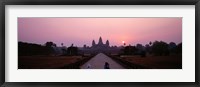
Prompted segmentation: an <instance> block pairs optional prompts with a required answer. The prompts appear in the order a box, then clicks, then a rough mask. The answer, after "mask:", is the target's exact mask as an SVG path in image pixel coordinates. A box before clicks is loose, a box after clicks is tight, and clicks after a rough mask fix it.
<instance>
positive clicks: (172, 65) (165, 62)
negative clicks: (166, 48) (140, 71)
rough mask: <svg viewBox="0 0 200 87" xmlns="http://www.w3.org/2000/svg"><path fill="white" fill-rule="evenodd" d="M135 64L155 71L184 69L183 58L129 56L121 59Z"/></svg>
mask: <svg viewBox="0 0 200 87" xmlns="http://www.w3.org/2000/svg"><path fill="white" fill-rule="evenodd" d="M121 59H124V60H126V61H129V62H131V63H133V64H138V65H142V66H145V67H149V68H153V69H182V57H181V56H180V55H179V56H178V55H176V56H175V55H174V56H147V57H140V56H129V57H121Z"/></svg>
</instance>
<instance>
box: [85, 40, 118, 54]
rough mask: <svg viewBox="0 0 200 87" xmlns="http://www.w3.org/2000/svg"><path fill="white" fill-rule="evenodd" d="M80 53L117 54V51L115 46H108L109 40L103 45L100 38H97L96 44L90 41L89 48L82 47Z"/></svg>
mask: <svg viewBox="0 0 200 87" xmlns="http://www.w3.org/2000/svg"><path fill="white" fill-rule="evenodd" d="M81 52H82V54H84V53H89V54H96V53H117V52H119V49H118V48H117V47H116V46H115V47H114V46H110V42H109V40H106V43H105V44H104V43H103V40H102V38H101V37H99V41H98V43H96V42H95V40H92V46H91V47H89V46H86V45H84V46H83V48H81Z"/></svg>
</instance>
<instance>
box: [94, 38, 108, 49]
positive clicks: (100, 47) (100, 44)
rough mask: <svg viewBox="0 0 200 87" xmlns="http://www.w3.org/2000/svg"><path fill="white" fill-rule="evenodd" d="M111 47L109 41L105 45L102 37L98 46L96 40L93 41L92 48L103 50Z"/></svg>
mask: <svg viewBox="0 0 200 87" xmlns="http://www.w3.org/2000/svg"><path fill="white" fill-rule="evenodd" d="M109 47H110V46H109V41H108V40H107V41H106V44H103V40H102V38H101V37H100V38H99V42H98V44H96V43H95V41H94V40H93V41H92V48H95V49H102V48H109Z"/></svg>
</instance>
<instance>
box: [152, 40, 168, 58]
mask: <svg viewBox="0 0 200 87" xmlns="http://www.w3.org/2000/svg"><path fill="white" fill-rule="evenodd" d="M152 52H153V53H154V54H155V55H159V56H161V55H169V50H168V44H167V43H165V42H163V41H160V42H159V41H155V42H154V43H153V45H152Z"/></svg>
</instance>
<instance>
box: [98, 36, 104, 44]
mask: <svg viewBox="0 0 200 87" xmlns="http://www.w3.org/2000/svg"><path fill="white" fill-rule="evenodd" d="M98 45H103V41H102V38H101V37H100V38H99V43H98Z"/></svg>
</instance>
